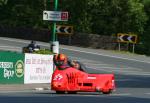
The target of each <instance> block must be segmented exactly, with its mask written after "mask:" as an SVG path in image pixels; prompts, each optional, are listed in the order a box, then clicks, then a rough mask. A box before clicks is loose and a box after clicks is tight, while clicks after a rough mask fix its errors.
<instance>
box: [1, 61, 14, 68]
mask: <svg viewBox="0 0 150 103" xmlns="http://www.w3.org/2000/svg"><path fill="white" fill-rule="evenodd" d="M0 68H13V62H0Z"/></svg>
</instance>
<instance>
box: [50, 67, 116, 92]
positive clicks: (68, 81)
mask: <svg viewBox="0 0 150 103" xmlns="http://www.w3.org/2000/svg"><path fill="white" fill-rule="evenodd" d="M114 89H115V81H114V74H88V73H86V72H82V71H80V70H77V69H75V68H72V67H69V68H67V69H65V70H59V69H56V70H55V71H54V73H53V75H52V80H51V90H54V91H56V93H59V94H62V93H65V92H67V93H77V92H102V93H103V94H109V93H111V92H112V91H113V90H114Z"/></svg>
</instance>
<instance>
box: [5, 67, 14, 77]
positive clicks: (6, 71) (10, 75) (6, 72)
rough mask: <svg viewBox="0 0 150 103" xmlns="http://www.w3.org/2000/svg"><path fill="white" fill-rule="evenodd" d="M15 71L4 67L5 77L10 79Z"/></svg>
mask: <svg viewBox="0 0 150 103" xmlns="http://www.w3.org/2000/svg"><path fill="white" fill-rule="evenodd" d="M14 74H15V72H14V71H13V70H8V69H4V78H7V79H9V78H10V77H13V76H14Z"/></svg>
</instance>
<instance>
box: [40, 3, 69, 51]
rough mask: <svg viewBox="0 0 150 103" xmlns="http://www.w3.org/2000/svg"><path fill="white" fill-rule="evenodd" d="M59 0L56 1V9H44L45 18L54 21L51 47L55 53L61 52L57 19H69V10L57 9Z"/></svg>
mask: <svg viewBox="0 0 150 103" xmlns="http://www.w3.org/2000/svg"><path fill="white" fill-rule="evenodd" d="M57 7H58V0H55V1H54V11H46V10H45V11H43V20H49V21H53V27H52V35H51V40H50V44H51V45H50V49H51V50H52V52H53V53H59V42H58V40H57V35H56V21H68V12H61V11H57Z"/></svg>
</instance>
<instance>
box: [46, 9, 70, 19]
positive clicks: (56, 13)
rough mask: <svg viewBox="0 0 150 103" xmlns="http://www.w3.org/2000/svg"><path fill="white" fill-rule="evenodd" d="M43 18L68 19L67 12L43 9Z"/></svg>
mask: <svg viewBox="0 0 150 103" xmlns="http://www.w3.org/2000/svg"><path fill="white" fill-rule="evenodd" d="M43 20H49V21H68V12H61V11H43Z"/></svg>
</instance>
